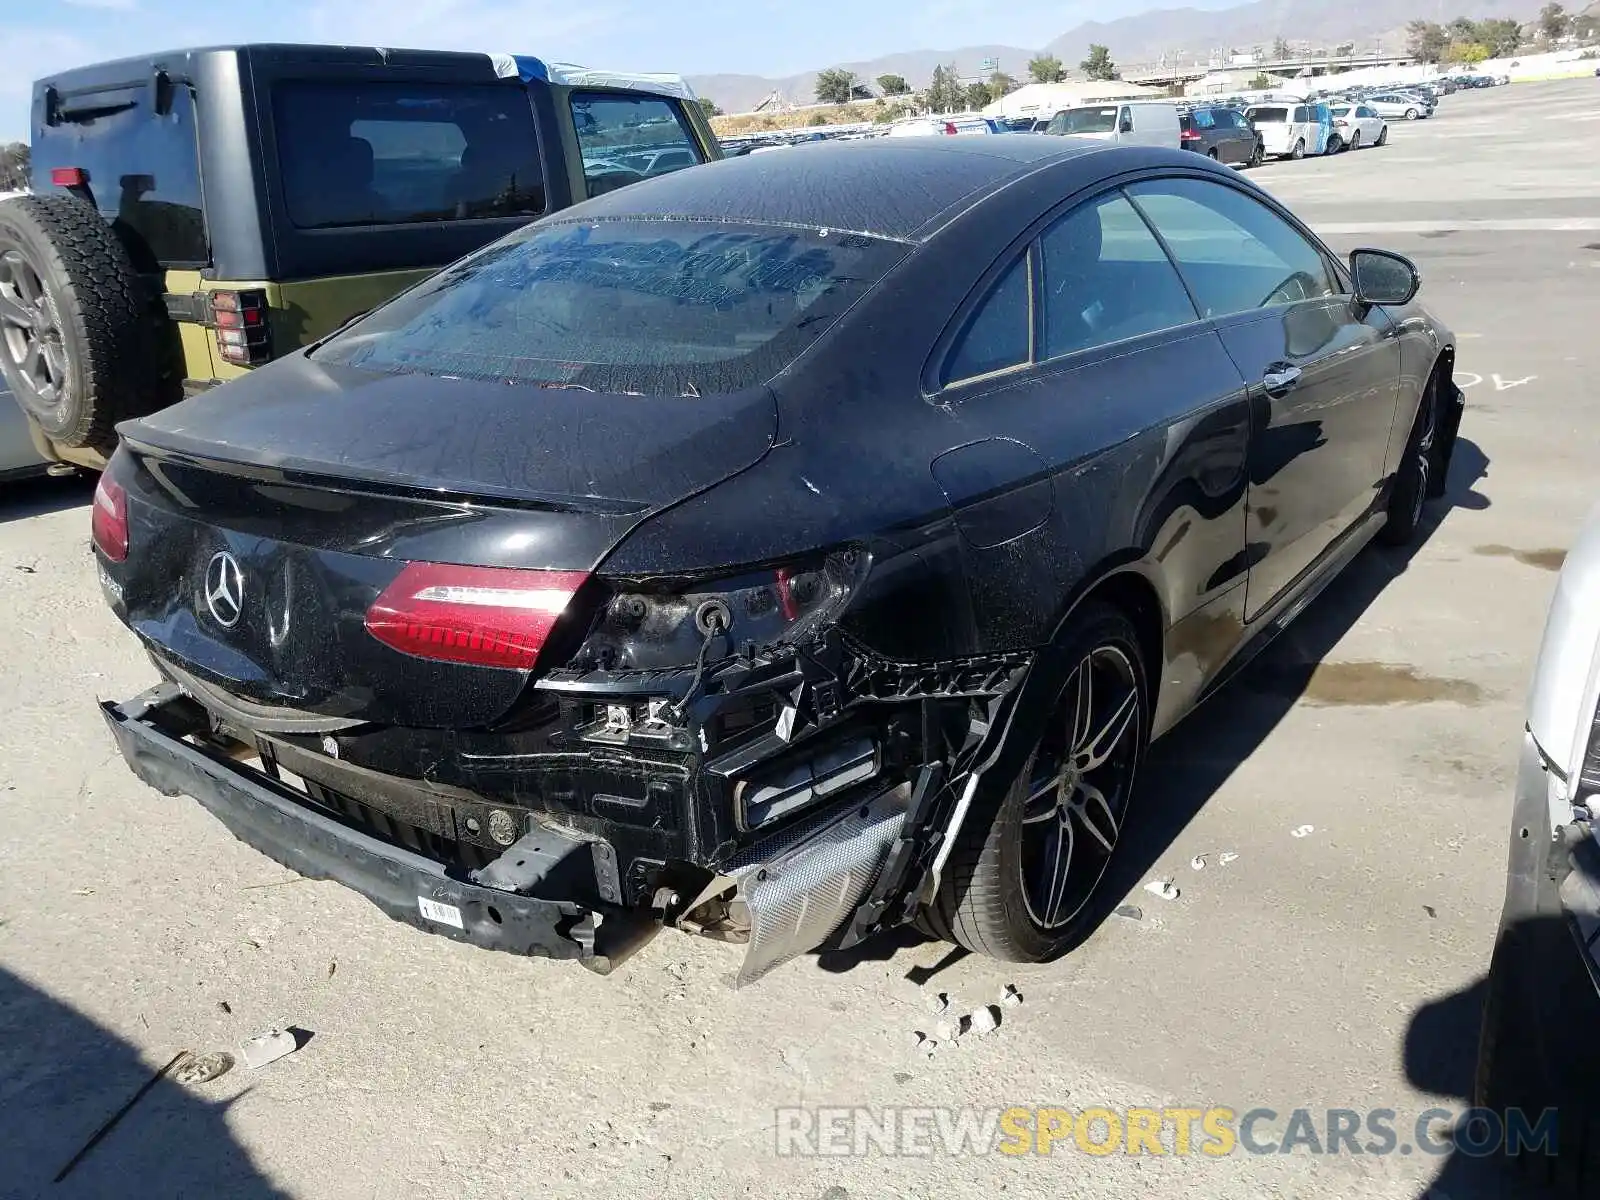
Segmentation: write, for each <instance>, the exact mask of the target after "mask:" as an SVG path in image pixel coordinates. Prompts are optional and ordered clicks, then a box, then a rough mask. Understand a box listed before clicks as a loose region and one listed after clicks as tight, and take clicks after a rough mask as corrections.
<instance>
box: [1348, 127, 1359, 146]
mask: <svg viewBox="0 0 1600 1200" xmlns="http://www.w3.org/2000/svg"><path fill="white" fill-rule="evenodd" d="M1350 149H1352V150H1359V149H1361V130H1359V129H1358V130H1356V131H1355V132H1354V133H1352V134H1351V135H1350Z"/></svg>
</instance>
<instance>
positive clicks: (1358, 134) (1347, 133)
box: [1333, 101, 1389, 150]
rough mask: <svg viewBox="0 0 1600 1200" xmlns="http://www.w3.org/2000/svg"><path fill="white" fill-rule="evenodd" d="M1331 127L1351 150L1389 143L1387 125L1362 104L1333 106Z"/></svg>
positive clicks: (1373, 110) (1374, 111) (1374, 112)
mask: <svg viewBox="0 0 1600 1200" xmlns="http://www.w3.org/2000/svg"><path fill="white" fill-rule="evenodd" d="M1333 127H1334V129H1336V130H1337V131H1338V133H1339V136H1340V138H1341V139H1343V142H1344V145H1345V146H1346V147H1348V148H1349V149H1351V150H1359V149H1361V147H1363V146H1383V145H1387V144H1388V141H1389V123H1388V122H1387V121H1385V120H1384V119H1383V118H1382V117H1380V116H1379V115H1378V113H1377V111H1376V110H1375V109H1373V108H1372V107H1371V106H1369V105H1367V104H1365V103H1363V102H1359V101H1358V102H1356V103H1353V104H1335V105H1334V106H1333Z"/></svg>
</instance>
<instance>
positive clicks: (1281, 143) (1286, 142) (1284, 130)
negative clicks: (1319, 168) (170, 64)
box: [1244, 102, 1322, 158]
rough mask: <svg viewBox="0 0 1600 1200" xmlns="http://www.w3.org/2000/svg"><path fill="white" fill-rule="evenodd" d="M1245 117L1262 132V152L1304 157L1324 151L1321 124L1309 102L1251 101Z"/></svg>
mask: <svg viewBox="0 0 1600 1200" xmlns="http://www.w3.org/2000/svg"><path fill="white" fill-rule="evenodd" d="M1244 119H1245V120H1246V121H1249V122H1250V124H1251V125H1252V126H1254V127H1255V131H1256V132H1257V133H1259V134H1260V135H1261V152H1262V153H1263V154H1271V155H1273V156H1275V157H1277V158H1304V157H1305V156H1306V155H1308V154H1319V153H1321V149H1322V136H1321V134H1322V130H1321V125H1320V123H1319V122H1318V120H1317V114H1316V111H1315V108H1314V106H1312V105H1310V104H1297V103H1294V102H1288V103H1284V104H1252V105H1251V106H1250V107H1249V108H1247V109H1245V110H1244Z"/></svg>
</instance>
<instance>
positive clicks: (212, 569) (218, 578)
mask: <svg viewBox="0 0 1600 1200" xmlns="http://www.w3.org/2000/svg"><path fill="white" fill-rule="evenodd" d="M205 601H206V607H207V608H208V609H210V610H211V615H212V617H213V618H215V619H216V622H217V624H218V625H221V626H222V627H223V628H224V629H232V628H233V627H234V626H235V625H237V624H238V623H239V617H240V616H241V615H242V614H243V612H244V572H243V571H241V570H239V560H238V559H236V558H235V557H234V556H233V555H231V554H229V553H228V552H227V551H226V550H218V551H217V552H216V553H215V554H213V555H212V556H211V561H210V562H209V563H207V564H206V590H205Z"/></svg>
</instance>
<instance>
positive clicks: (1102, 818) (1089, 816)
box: [1067, 783, 1117, 854]
mask: <svg viewBox="0 0 1600 1200" xmlns="http://www.w3.org/2000/svg"><path fill="white" fill-rule="evenodd" d="M1067 813H1068V814H1069V815H1070V816H1073V817H1076V818H1077V819H1078V824H1080V825H1082V826H1083V828H1084V831H1085V832H1086V833H1087V834H1088V835H1089V836H1090V837H1092V838H1093V839H1094V840H1095V841H1097V842H1099V843H1100V845H1101V846H1102V847H1103V848H1104V849H1105V852H1106V853H1107V854H1110V853H1111V851H1112V850H1113V848H1115V846H1116V843H1117V818H1116V816H1115V814H1113V813H1112V811H1111V802H1110V801H1109V800H1107V799H1106V796H1105V793H1104V792H1102V791H1101V790H1100V789H1099V788H1097V787H1095V786H1093V785H1092V784H1088V783H1083V784H1079V785H1078V791H1077V794H1076V795H1074V796H1073V797H1072V799H1071V800H1069V801H1067ZM1102 825H1103V827H1102Z"/></svg>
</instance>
